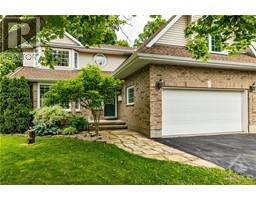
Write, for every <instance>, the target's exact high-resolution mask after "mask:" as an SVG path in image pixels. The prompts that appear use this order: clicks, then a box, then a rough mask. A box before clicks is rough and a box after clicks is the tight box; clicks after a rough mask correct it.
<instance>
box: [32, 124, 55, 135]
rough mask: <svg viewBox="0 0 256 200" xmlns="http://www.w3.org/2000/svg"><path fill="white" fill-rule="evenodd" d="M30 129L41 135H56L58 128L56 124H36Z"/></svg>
mask: <svg viewBox="0 0 256 200" xmlns="http://www.w3.org/2000/svg"><path fill="white" fill-rule="evenodd" d="M32 131H33V132H34V133H35V134H36V135H39V136H43V135H57V134H59V133H60V129H59V128H58V126H56V125H51V126H47V125H46V124H37V125H35V126H34V127H33V129H32Z"/></svg>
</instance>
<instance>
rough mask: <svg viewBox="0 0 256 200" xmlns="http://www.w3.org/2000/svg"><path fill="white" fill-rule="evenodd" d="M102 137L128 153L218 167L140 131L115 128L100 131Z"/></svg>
mask: <svg viewBox="0 0 256 200" xmlns="http://www.w3.org/2000/svg"><path fill="white" fill-rule="evenodd" d="M84 135H85V134H78V135H75V136H74V137H75V138H78V139H82V140H88V138H87V137H84ZM100 135H101V136H102V138H101V139H100V141H104V142H106V143H109V144H114V145H116V146H118V147H119V148H121V149H124V150H126V151H128V152H130V153H134V154H137V155H140V156H143V157H147V158H153V159H158V160H168V161H175V162H180V163H185V164H190V165H193V166H201V167H210V168H220V167H219V166H217V165H215V164H213V163H211V162H208V161H205V160H203V159H200V158H198V157H196V156H193V155H190V154H188V153H185V152H183V151H180V150H178V149H175V148H171V147H168V146H166V145H163V144H160V143H158V142H156V141H154V140H151V139H149V138H147V137H145V136H143V135H141V134H140V133H137V132H134V131H128V130H115V131H110V130H107V131H101V132H100Z"/></svg>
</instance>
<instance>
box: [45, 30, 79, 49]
mask: <svg viewBox="0 0 256 200" xmlns="http://www.w3.org/2000/svg"><path fill="white" fill-rule="evenodd" d="M49 44H50V45H52V46H55V45H62V46H70V47H84V45H83V44H82V43H81V42H79V41H78V40H77V39H76V38H74V37H73V36H72V35H70V34H69V33H68V32H65V33H64V37H63V38H56V39H53V40H51V41H50V42H49Z"/></svg>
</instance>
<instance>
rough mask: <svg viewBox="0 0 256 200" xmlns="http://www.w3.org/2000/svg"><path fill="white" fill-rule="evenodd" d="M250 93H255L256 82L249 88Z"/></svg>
mask: <svg viewBox="0 0 256 200" xmlns="http://www.w3.org/2000/svg"><path fill="white" fill-rule="evenodd" d="M250 92H256V82H254V83H253V84H252V85H251V86H250Z"/></svg>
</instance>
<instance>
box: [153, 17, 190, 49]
mask: <svg viewBox="0 0 256 200" xmlns="http://www.w3.org/2000/svg"><path fill="white" fill-rule="evenodd" d="M188 19H189V17H188V16H182V17H181V18H180V19H179V20H178V21H177V22H176V23H175V24H174V25H173V26H172V27H171V28H170V29H169V30H168V31H167V32H166V33H165V34H164V35H163V36H162V37H161V38H160V39H159V40H158V41H157V42H156V43H157V44H167V45H177V46H185V45H186V38H185V34H184V31H185V28H186V27H187V25H188Z"/></svg>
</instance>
